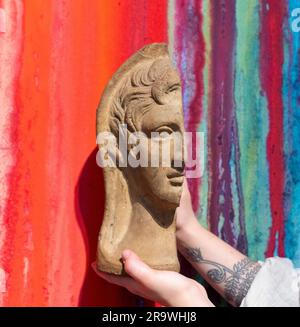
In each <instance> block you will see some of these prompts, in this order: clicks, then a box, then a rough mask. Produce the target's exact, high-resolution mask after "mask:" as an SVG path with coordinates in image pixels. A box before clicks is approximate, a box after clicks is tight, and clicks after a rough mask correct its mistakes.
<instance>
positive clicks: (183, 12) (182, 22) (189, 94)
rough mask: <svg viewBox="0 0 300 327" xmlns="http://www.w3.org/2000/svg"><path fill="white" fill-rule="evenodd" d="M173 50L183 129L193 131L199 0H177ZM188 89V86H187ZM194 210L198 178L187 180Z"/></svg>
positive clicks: (198, 99) (197, 111)
mask: <svg viewBox="0 0 300 327" xmlns="http://www.w3.org/2000/svg"><path fill="white" fill-rule="evenodd" d="M176 24H177V25H176V31H175V33H176V36H175V38H176V41H177V42H176V52H177V54H178V56H177V57H176V58H177V65H178V67H179V70H180V74H181V79H182V89H183V98H184V106H185V108H184V109H185V110H184V112H185V113H186V115H185V116H186V117H185V118H186V124H185V127H186V130H187V131H189V132H193V133H194V132H196V131H197V128H198V126H199V124H200V121H201V117H202V98H203V93H204V83H203V68H204V61H205V60H204V49H205V44H204V36H203V33H202V0H194V1H190V2H187V1H178V2H177V3H176ZM187 88H188V89H187ZM196 150H197V149H196V141H194V142H193V143H192V148H191V149H188V151H191V154H192V157H193V158H196V152H197V151H196ZM188 184H189V188H190V191H191V195H192V203H193V209H194V211H195V212H197V211H198V209H199V187H200V178H193V179H190V180H188Z"/></svg>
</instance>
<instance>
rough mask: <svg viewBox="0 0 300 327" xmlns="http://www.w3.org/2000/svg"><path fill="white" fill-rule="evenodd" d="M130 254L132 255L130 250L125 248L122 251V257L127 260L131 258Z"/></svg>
mask: <svg viewBox="0 0 300 327" xmlns="http://www.w3.org/2000/svg"><path fill="white" fill-rule="evenodd" d="M129 256H130V250H124V251H123V252H122V259H123V260H124V261H125V260H127V259H128V258H129Z"/></svg>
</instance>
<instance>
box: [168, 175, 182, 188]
mask: <svg viewBox="0 0 300 327" xmlns="http://www.w3.org/2000/svg"><path fill="white" fill-rule="evenodd" d="M167 176H168V178H169V180H170V183H171V185H174V186H181V185H182V184H183V182H184V175H183V174H181V173H179V172H175V173H173V174H169V175H167Z"/></svg>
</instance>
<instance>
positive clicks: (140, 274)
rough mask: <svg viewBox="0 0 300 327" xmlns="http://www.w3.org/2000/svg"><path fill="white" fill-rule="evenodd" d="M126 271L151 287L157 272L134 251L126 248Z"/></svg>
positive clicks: (124, 258)
mask: <svg viewBox="0 0 300 327" xmlns="http://www.w3.org/2000/svg"><path fill="white" fill-rule="evenodd" d="M122 259H123V262H124V267H125V271H126V272H127V274H128V275H129V276H131V277H132V278H133V279H134V280H136V281H137V282H138V283H140V284H142V285H144V286H146V287H151V286H152V284H153V281H154V279H155V278H156V274H157V272H156V271H155V270H154V269H152V268H150V267H149V266H148V265H147V264H145V263H144V262H143V261H142V260H141V259H140V258H139V257H138V256H137V255H136V254H135V253H134V252H133V251H131V250H124V251H123V253H122Z"/></svg>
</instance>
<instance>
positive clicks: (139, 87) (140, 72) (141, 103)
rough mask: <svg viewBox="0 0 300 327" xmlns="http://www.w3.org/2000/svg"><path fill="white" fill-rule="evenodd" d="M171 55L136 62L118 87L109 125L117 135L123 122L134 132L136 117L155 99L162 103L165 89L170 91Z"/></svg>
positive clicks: (141, 114) (157, 102) (156, 101)
mask: <svg viewBox="0 0 300 327" xmlns="http://www.w3.org/2000/svg"><path fill="white" fill-rule="evenodd" d="M173 70H174V68H173V67H172V66H171V62H170V61H169V60H168V59H157V60H155V61H152V62H151V61H150V62H146V63H143V64H142V65H139V66H137V67H136V68H135V69H134V70H133V71H131V73H130V75H129V76H127V77H126V78H125V79H124V82H123V83H122V85H121V87H120V88H119V89H118V90H117V91H116V93H115V96H114V99H113V101H112V107H111V111H110V113H111V118H110V129H111V131H112V132H113V133H114V134H115V136H117V135H118V127H119V125H120V124H127V127H128V129H129V130H130V131H131V132H135V131H138V126H137V123H136V122H137V121H139V120H140V119H139V118H140V117H141V116H143V115H144V114H145V113H146V112H147V111H148V110H149V109H151V105H152V104H153V103H156V104H159V105H163V104H165V102H164V100H163V99H162V95H163V93H165V92H167V91H168V81H169V79H168V78H167V77H166V75H167V74H168V72H170V71H173Z"/></svg>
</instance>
